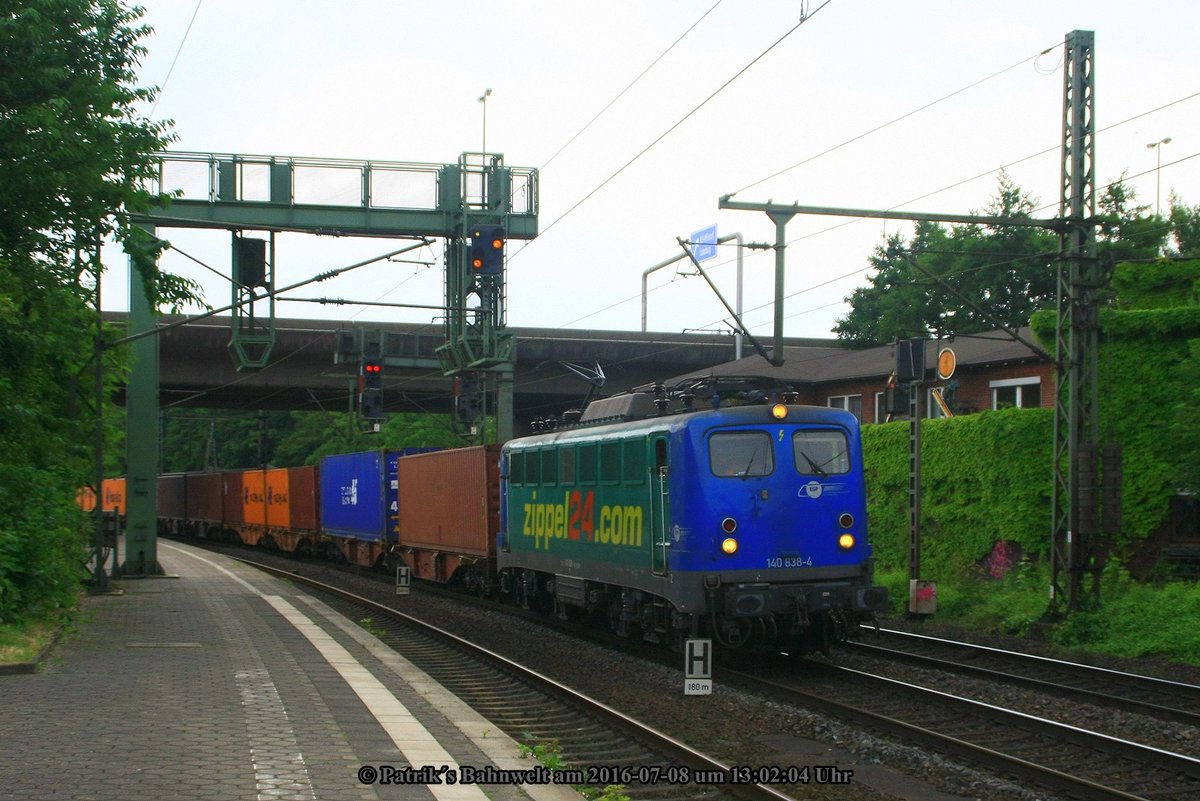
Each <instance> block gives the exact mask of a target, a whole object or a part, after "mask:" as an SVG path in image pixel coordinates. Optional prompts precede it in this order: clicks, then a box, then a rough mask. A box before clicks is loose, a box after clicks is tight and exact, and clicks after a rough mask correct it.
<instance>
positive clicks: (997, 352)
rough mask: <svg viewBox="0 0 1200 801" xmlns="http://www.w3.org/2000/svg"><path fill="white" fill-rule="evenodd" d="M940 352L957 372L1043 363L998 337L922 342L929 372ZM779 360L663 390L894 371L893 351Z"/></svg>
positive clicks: (721, 370) (831, 351)
mask: <svg viewBox="0 0 1200 801" xmlns="http://www.w3.org/2000/svg"><path fill="white" fill-rule="evenodd" d="M1018 333H1020V334H1021V336H1022V337H1023V338H1025V339H1028V340H1031V341H1032V340H1033V333H1032V332H1031V330H1030V329H1029V328H1028V327H1024V328H1020V329H1018ZM940 347H950V348H952V349H953V350H954V355H955V356H956V357H957V359H958V365H959V366H960V367H968V366H974V367H982V366H994V365H999V364H1015V363H1036V362H1042V361H1045V359H1044V357H1042V356H1040V355H1039V354H1037V353H1034V352H1033V351H1032V350H1030V349H1029V348H1028V347H1027V346H1025V345H1023V344H1021V343H1020V342H1017V341H1015V340H1014V339H1013V338H1012V337H1010V336H1009V335H1008V334H1006V333H1005V332H1004V331H990V332H986V333H983V334H971V335H968V336H957V337H954V338H951V339H943V340H928V341H927V342H926V346H925V364H926V366H927V367H930V368H932V367H933V365H934V362H935V360H936V359H937V353H938V350H939V349H940ZM783 360H784V361H783V364H782V365H780V366H779V367H775V366H773V365H771V364H770V363H768V362H767V361H766V360H765V359H763V357H762V356H760V355H758V354H757V353H756V354H754V355H752V356H747V357H745V358H743V359H739V360H738V361H736V362H725V363H724V364H718V365H716V366H714V367H711V368H709V369H707V370H697V371H694V372H690V373H684V374H682V375H679V376H676V377H675V378H673V379H672V380H671V381H670V382H668V386H670V385H673V384H675V383H677V382H679V381H683V380H685V379H688V378H699V377H702V376H769V377H771V378H775V379H778V380H779V381H783V382H787V383H791V384H793V385H798V384H826V383H831V382H835V381H849V380H854V379H861V378H886V377H887V376H888V374H889V373H891V372H892V370H894V369H895V367H896V351H895V347H894V346H893V345H884V346H882V347H878V348H868V349H866V350H850V349H847V348H838V347H810V346H787V345H785V346H784V348H783Z"/></svg>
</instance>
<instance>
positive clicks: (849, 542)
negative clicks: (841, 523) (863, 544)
mask: <svg viewBox="0 0 1200 801" xmlns="http://www.w3.org/2000/svg"><path fill="white" fill-rule="evenodd" d="M838 545H839V546H840V547H841V548H842V550H846V551H848V550H850V549H851V548H853V547H854V535H853V534H851V533H850V532H848V531H847V532H846V533H845V534H843V535H842V536H840V537H838Z"/></svg>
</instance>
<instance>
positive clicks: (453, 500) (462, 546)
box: [396, 446, 500, 558]
mask: <svg viewBox="0 0 1200 801" xmlns="http://www.w3.org/2000/svg"><path fill="white" fill-rule="evenodd" d="M499 460H500V448H499V446H480V447H475V448H458V449H455V450H446V451H435V452H433V453H423V454H419V455H417V456H405V457H403V458H401V459H400V460H399V461H398V462H397V465H396V473H397V480H398V482H399V490H400V492H399V497H400V509H399V525H398V528H399V529H400V536H399V544H400V547H401V548H415V549H420V550H426V551H436V552H440V553H446V554H460V555H464V556H475V557H484V558H487V557H494V556H495V553H496V545H495V542H496V540H495V537H496V531H497V529H498V528H499V525H500V517H499V509H500V466H499V465H500V461H499Z"/></svg>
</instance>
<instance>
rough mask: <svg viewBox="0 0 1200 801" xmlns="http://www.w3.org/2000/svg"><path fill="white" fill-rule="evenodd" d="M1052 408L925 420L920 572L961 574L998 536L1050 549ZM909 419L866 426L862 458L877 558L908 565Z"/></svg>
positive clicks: (888, 564) (883, 564)
mask: <svg viewBox="0 0 1200 801" xmlns="http://www.w3.org/2000/svg"><path fill="white" fill-rule="evenodd" d="M1053 431H1054V414H1053V412H1052V411H1050V410H1045V409H1005V410H1002V411H997V412H981V413H979V414H972V415H964V416H962V417H956V418H953V419H950V420H926V421H924V422H923V423H922V428H921V440H922V442H921V481H922V492H921V512H922V514H921V568H922V569H921V572H922V574H924V575H929V576H943V577H945V576H950V575H959V574H961V573H962V571H963V569H964V568H965V567H966V566H968V565H970V564H973V563H975V562H976V561H978V560H979V559H982V558H983V557H985V556H987V555H988V554H989V553H990V552H991V550H992V547H993V546H994V545H995V543H996V541H997V540H1001V539H1003V540H1011V541H1015V542H1019V543H1020V544H1021V545H1022V547H1024V548H1025V549H1027V550H1030V551H1037V552H1045V551H1046V550H1047V549H1048V546H1049V540H1050V490H1051V480H1052V475H1051V472H1050V460H1051V452H1052V448H1053V441H1054V437H1053ZM908 433H909V425H908V422H907V421H901V422H895V423H886V424H882V425H872V426H865V427H864V428H863V461H864V464H865V466H866V473H867V503H868V515H869V518H870V525H871V537H872V541H873V542H874V546H875V556H876V560H877V562H878V565H879V567H880V568H881V569H882V570H895V569H899V568H902V567H903V568H906V567H907V565H908Z"/></svg>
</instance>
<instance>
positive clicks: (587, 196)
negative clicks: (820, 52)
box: [509, 0, 833, 260]
mask: <svg viewBox="0 0 1200 801" xmlns="http://www.w3.org/2000/svg"><path fill="white" fill-rule="evenodd" d="M831 2H833V0H825V2H823V3H821V5H819V6H817V8H816V9H815V10H813V11H812V12H809V13H808V14H806V15H804V16H802V17H801V18H800V21H799V22H797V23H796V24H795V25H793V26H792V27H791V28H790V29H788V31H787V32H785V33H784V34H783V35H782V36H780V37H779V38H778V39H776V40H775V41H774V42H772V43H771V44H770V45H769V46H768V47H767V48H766V49H765V50H763V51H762V52H761V53H759V54H758V55H757V56H755V57H754V58H753V59H751V60H750V62H749V63H747V64H746V65H745V66H744V67H742V68H741V69H740V70H738V71H737V72H736V73H734V75H733V76H732V77H730V78H729V79H728V80H726V81H725V82H724V83H722V84H721V85H720V86H718V87H717V88H716V89H715V90H713V91H712V92H711V93H710V94H709V95H708V96H707V97H705V98H704V99H703V100H701V101H700V102H699V103H698V104H696V106H694V107H693V108H692V110H691V111H689V112H687V113H686V114H684V115H683V116H682V117H680V118H679V119H678V120H677V121H676V122H675V123H674V124H672V125H671V126H670V127H669V128H667V129H666V130H665V131H663V132H662V133H661V134H659V135H658V136H657V137H655V138H654V139H653V140H652V141H651V142H650V143H649V144H648V145H646V146H645V147H643V148H642V149H641V150H639V151H638V152H637V153H636V154H635V155H634V156H633V158H631V159H629V160H628V161H626V162H625V163H624V164H622V165H621V166H620V167H618V168H617V169H616V170H615V171H614V172H613V173H612V174H610V175H609V176H608V177H607V178H605V179H604V180H603V181H601V182H600V183H599V184H597V185H596V186H595V187H594V188H593V189H592V190H591V191H589V192H588V193H587V194H585V195H584V196H583V197H581V198H580V199H579V200H577V201H575V203H574V204H573V205H571V206H570V207H569V208H568V209H567V210H566V211H564V212H563V213H562V214H560V215H559V216H558V217H556V218H555V219H554V220H553V221H552V222H551V223H550V224H549V225H547V226H546V227H545V228H543V229H542V230H541V233H540V235H541V236H545V234H546V233H548V232H549V231H550V229H552V228H554V227H555V226H556V225H558V224H559V223H560V222H562V221H563V220H564V219H566V218H567V217H568V216H570V215H571V214H572V213H573V212H574V211H575V210H576V209H578V208H579V207H580V206H582V205H583V204H584V203H586V202H587V201H588V200H590V199H591V198H592V197H593V196H594V195H595V194H596V193H597V192H599V191H600V190H601V189H603V188H604V187H606V186H608V185H609V184H610V183H612V181H613V180H615V179H616V178H617V176H619V175H620V174H621V173H623V172H625V170H627V169H629V167H631V166H632V165H633V164H634V163H635V162H637V161H638V160H639V159H641V157H642V156H644V155H646V154H647V153H648V152H650V150H651V149H653V148H654V147H655V146H656V145H658V144H659V143H660V142H662V141H663V140H664V139H666V138H667V137H668V136H670V135H671V133H673V132H674V131H675V129H677V128H679V126H681V125H683V124H684V123H685V122H687V121H688V120H689V119H691V117H692V116H693V115H694V114H696V112H698V111H699V110H700V109H702V108H704V107H705V106H706V105H708V103H709V102H710V101H711V100H712V99H713V98H715V97H716V96H717V95H719V94H721V92H723V91H724V90H725V89H726V88H728V87H729V86H730V85H731V84H732V83H733V82H734V81H736V80H737V79H738V78H740V77H742V75H744V74H746V72H747V71H748V70H749V69H750V68H751V67H753V66H754V65H755V64H757V63H758V62H759V61H761V60H762V59H763V58H765V57H766V56H767V54H768V53H770V52H771V51H772V50H774V49H775V48H776V47H778V46H779V45H780V44H782V43H783V42H784V41H785V40H786V39H787V38H788V37H790V36H791V35H792V34H793V33H795V32H796V31H797V30H799V29H800V27H801V26H803V25H804V24H805V23H806V22H808V21H809V20H811V19H812V18H813V17H814V16H816V15H817V14H818V13H820V11H821V10H822V9H823V8H825V7H826V6H827V5H829V4H830V3H831ZM524 249H525V248H524V247H522V248H521V250H519V251H517V252H516V253H514V254H513V255H512V256H510V257H509V258H510V260H511V259H512V258H515V257H516V256H518V255H520V253H521V252H522V251H523V250H524Z"/></svg>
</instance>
